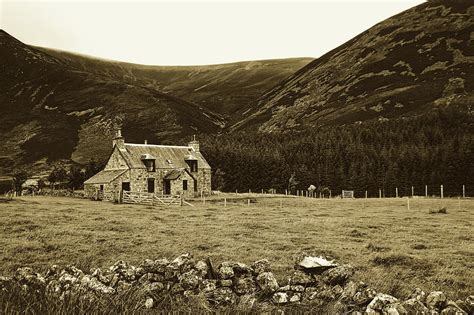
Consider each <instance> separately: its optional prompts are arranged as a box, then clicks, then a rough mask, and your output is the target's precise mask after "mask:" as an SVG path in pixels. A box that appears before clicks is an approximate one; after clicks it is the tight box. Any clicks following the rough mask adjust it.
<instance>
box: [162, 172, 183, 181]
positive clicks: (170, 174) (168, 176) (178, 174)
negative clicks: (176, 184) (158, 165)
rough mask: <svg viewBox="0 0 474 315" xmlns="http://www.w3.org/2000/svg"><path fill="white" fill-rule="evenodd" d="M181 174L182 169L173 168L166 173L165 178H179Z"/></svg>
mask: <svg viewBox="0 0 474 315" xmlns="http://www.w3.org/2000/svg"><path fill="white" fill-rule="evenodd" d="M180 176H181V171H180V170H172V171H171V172H169V173H168V174H166V176H165V179H171V180H173V179H178V178H179V177H180Z"/></svg>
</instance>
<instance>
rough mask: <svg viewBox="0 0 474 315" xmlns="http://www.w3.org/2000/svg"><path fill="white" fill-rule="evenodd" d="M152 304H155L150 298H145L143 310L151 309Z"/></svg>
mask: <svg viewBox="0 0 474 315" xmlns="http://www.w3.org/2000/svg"><path fill="white" fill-rule="evenodd" d="M154 304H155V302H154V301H153V299H152V298H147V299H146V300H145V308H147V309H150V308H153V305H154Z"/></svg>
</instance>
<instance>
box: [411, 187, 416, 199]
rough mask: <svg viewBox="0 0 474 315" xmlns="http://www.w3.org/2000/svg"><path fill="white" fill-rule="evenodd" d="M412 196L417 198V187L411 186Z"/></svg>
mask: <svg viewBox="0 0 474 315" xmlns="http://www.w3.org/2000/svg"><path fill="white" fill-rule="evenodd" d="M411 196H412V197H413V196H415V187H413V186H411Z"/></svg>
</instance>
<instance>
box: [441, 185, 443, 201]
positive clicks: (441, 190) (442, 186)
mask: <svg viewBox="0 0 474 315" xmlns="http://www.w3.org/2000/svg"><path fill="white" fill-rule="evenodd" d="M441 198H444V189H443V185H441Z"/></svg>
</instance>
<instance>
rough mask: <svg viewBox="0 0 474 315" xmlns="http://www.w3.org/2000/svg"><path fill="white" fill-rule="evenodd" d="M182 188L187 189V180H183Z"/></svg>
mask: <svg viewBox="0 0 474 315" xmlns="http://www.w3.org/2000/svg"><path fill="white" fill-rule="evenodd" d="M183 190H188V181H187V180H183Z"/></svg>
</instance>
